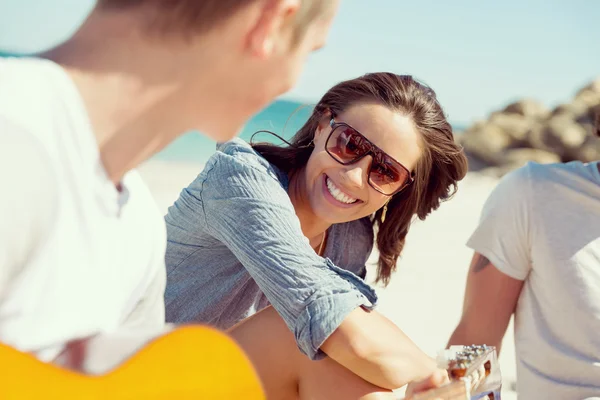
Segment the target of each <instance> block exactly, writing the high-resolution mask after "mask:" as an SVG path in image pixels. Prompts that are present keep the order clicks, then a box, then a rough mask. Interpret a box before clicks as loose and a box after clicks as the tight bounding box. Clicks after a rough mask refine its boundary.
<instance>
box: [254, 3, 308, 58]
mask: <svg viewBox="0 0 600 400" xmlns="http://www.w3.org/2000/svg"><path fill="white" fill-rule="evenodd" d="M258 3H259V4H260V6H259V9H258V11H257V15H256V17H255V19H254V23H253V24H252V27H251V29H250V31H249V32H248V34H247V40H246V46H247V48H248V49H249V50H250V52H251V53H252V54H253V55H254V56H255V57H258V58H261V59H266V58H269V57H270V56H271V55H272V54H273V52H274V49H275V44H276V43H277V41H278V40H280V38H281V36H282V35H283V34H284V33H285V32H286V29H290V27H291V26H292V23H293V20H294V16H295V15H296V13H297V12H298V10H299V9H300V6H301V0H259V1H258Z"/></svg>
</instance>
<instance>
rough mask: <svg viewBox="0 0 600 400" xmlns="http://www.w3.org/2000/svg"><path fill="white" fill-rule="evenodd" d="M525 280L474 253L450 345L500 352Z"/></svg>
mask: <svg viewBox="0 0 600 400" xmlns="http://www.w3.org/2000/svg"><path fill="white" fill-rule="evenodd" d="M522 287H523V281H522V280H518V279H514V278H511V277H510V276H508V275H506V274H504V273H502V272H500V271H499V270H498V269H497V268H496V267H495V266H494V265H493V264H492V263H491V262H490V260H488V259H487V257H485V256H483V255H481V254H479V253H475V254H474V255H473V260H472V261H471V268H470V270H469V274H468V276H467V287H466V289H465V297H464V303H463V312H462V317H461V319H460V322H459V324H458V326H457V327H456V329H455V330H454V333H453V334H452V336H451V337H450V340H449V342H448V346H451V345H465V344H472V343H476V344H484V343H485V344H487V345H490V346H496V349H497V351H498V352H499V351H500V347H501V344H502V338H503V337H504V334H505V333H506V328H507V327H508V323H509V322H510V317H511V315H512V314H513V313H514V311H515V307H516V305H517V300H518V299H519V295H520V294H521V288H522Z"/></svg>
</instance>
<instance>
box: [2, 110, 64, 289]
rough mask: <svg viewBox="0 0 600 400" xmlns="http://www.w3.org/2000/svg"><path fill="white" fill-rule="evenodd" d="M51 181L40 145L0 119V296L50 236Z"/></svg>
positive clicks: (54, 193)
mask: <svg viewBox="0 0 600 400" xmlns="http://www.w3.org/2000/svg"><path fill="white" fill-rule="evenodd" d="M55 179H56V178H55V175H54V172H53V168H52V164H51V162H50V158H49V155H48V153H47V152H46V151H45V149H44V147H43V146H42V144H41V143H40V142H39V141H38V140H36V138H35V137H34V136H32V135H30V134H29V133H28V132H27V131H26V130H23V129H21V128H18V127H16V126H15V125H14V124H12V123H10V122H9V121H7V120H5V119H3V118H2V117H0V182H2V194H1V195H0V221H2V222H1V223H0V297H1V293H2V292H4V291H5V290H6V289H7V287H8V286H9V285H10V282H11V280H12V279H14V278H15V277H16V276H17V275H18V274H19V273H20V272H21V271H22V270H23V268H24V267H25V266H26V265H27V263H28V261H29V260H30V259H31V258H33V257H35V256H36V252H37V251H38V250H39V248H40V247H41V246H43V245H44V242H45V241H46V239H47V237H48V235H49V232H50V229H51V226H52V224H53V222H54V217H55V214H56V212H55V209H56V206H57V196H58V189H57V185H56V181H55Z"/></svg>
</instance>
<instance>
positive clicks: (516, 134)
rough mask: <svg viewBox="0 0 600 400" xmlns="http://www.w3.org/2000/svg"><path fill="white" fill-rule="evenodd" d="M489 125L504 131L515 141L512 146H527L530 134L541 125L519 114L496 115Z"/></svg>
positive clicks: (491, 118) (493, 115) (492, 117)
mask: <svg viewBox="0 0 600 400" xmlns="http://www.w3.org/2000/svg"><path fill="white" fill-rule="evenodd" d="M489 123H490V124H491V125H495V126H497V127H499V128H500V129H502V130H503V131H504V132H505V133H506V134H507V135H508V136H509V137H510V138H511V139H512V141H513V143H512V146H522V145H525V144H526V143H527V141H528V138H529V132H530V131H531V130H532V129H533V128H534V127H536V126H538V125H539V124H540V123H539V122H537V121H535V120H534V121H532V120H529V119H527V118H526V117H524V116H522V115H519V114H503V113H494V114H492V116H491V117H490V121H489Z"/></svg>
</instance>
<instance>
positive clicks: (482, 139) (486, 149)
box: [462, 124, 512, 165]
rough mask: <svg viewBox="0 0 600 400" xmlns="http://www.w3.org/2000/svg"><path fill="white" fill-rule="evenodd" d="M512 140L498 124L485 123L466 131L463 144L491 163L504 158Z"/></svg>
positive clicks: (469, 150) (493, 163) (466, 148)
mask: <svg viewBox="0 0 600 400" xmlns="http://www.w3.org/2000/svg"><path fill="white" fill-rule="evenodd" d="M511 142H512V139H511V137H510V136H509V135H508V134H506V132H504V130H502V129H501V128H500V127H498V126H496V125H489V124H488V125H483V126H481V127H479V129H477V130H472V129H469V130H467V131H466V132H465V133H464V136H463V138H462V145H463V147H464V148H465V150H467V151H468V152H469V153H471V154H473V155H474V156H476V157H477V158H479V159H481V160H482V161H484V162H486V163H489V164H491V165H496V164H498V163H499V162H500V160H501V159H502V153H503V152H504V150H505V149H507V148H508V147H509V146H510V144H511Z"/></svg>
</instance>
